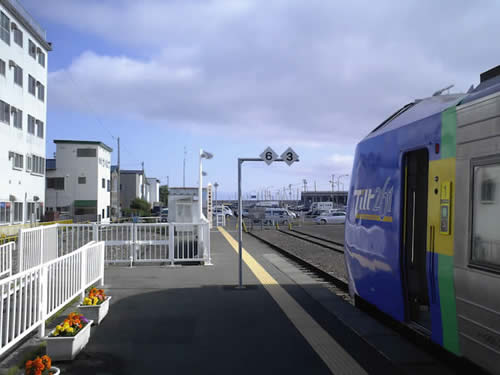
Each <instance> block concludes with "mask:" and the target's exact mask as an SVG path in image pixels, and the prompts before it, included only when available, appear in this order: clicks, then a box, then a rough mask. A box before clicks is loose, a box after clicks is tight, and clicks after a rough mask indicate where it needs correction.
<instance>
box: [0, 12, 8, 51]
mask: <svg viewBox="0 0 500 375" xmlns="http://www.w3.org/2000/svg"><path fill="white" fill-rule="evenodd" d="M0 38H1V39H2V40H3V41H4V42H5V43H7V44H8V45H9V46H10V19H9V17H7V15H6V14H5V13H4V12H0Z"/></svg>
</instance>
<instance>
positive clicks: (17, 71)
mask: <svg viewBox="0 0 500 375" xmlns="http://www.w3.org/2000/svg"><path fill="white" fill-rule="evenodd" d="M14 83H15V84H17V85H19V86H21V87H23V68H21V67H20V66H19V65H16V66H15V67H14Z"/></svg>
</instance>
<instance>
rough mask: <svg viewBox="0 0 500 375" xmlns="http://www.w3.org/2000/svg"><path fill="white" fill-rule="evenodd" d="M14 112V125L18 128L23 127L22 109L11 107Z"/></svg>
mask: <svg viewBox="0 0 500 375" xmlns="http://www.w3.org/2000/svg"><path fill="white" fill-rule="evenodd" d="M11 110H12V114H13V116H14V127H16V128H18V129H22V128H23V111H21V110H20V109H16V108H14V107H11Z"/></svg>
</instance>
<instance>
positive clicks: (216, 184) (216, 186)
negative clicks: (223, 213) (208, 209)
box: [214, 182, 219, 206]
mask: <svg viewBox="0 0 500 375" xmlns="http://www.w3.org/2000/svg"><path fill="white" fill-rule="evenodd" d="M218 187H219V184H218V183H217V182H216V183H215V184H214V188H215V206H217V188H218Z"/></svg>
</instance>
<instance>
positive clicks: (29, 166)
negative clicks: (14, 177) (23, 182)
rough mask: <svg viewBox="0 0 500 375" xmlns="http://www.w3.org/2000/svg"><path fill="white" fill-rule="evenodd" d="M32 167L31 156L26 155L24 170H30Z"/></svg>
mask: <svg viewBox="0 0 500 375" xmlns="http://www.w3.org/2000/svg"><path fill="white" fill-rule="evenodd" d="M32 169H33V158H32V157H31V156H29V155H26V172H31V171H32Z"/></svg>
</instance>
